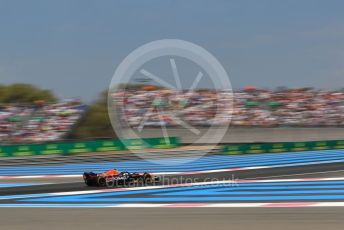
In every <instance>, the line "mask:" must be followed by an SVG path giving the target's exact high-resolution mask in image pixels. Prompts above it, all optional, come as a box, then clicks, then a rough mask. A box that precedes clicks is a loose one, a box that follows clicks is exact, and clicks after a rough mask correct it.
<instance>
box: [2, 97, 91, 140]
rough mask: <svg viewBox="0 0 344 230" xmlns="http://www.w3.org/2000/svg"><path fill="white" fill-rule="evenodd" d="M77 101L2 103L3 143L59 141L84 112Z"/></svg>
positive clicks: (83, 108)
mask: <svg viewBox="0 0 344 230" xmlns="http://www.w3.org/2000/svg"><path fill="white" fill-rule="evenodd" d="M85 109H86V107H85V105H83V104H81V103H80V102H79V101H76V100H69V101H65V102H63V103H59V104H49V105H44V103H43V102H41V101H37V102H36V103H34V104H33V105H2V106H0V142H7V143H31V142H43V141H56V140H59V139H61V138H62V137H63V136H64V135H65V134H67V133H68V132H69V131H70V130H71V128H72V127H73V125H75V124H76V122H77V121H78V120H79V119H80V117H81V115H82V114H83V112H84V111H85Z"/></svg>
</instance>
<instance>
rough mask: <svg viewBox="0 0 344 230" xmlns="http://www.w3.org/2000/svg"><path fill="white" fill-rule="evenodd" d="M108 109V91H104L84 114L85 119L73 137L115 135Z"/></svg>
mask: <svg viewBox="0 0 344 230" xmlns="http://www.w3.org/2000/svg"><path fill="white" fill-rule="evenodd" d="M115 136H116V135H115V133H114V131H113V129H112V126H111V123H110V118H109V116H108V111H107V92H103V93H102V94H101V96H100V97H99V99H98V100H97V101H96V102H94V103H93V104H92V105H91V106H90V107H89V110H88V111H87V112H86V114H85V115H84V119H82V121H81V122H80V123H79V125H78V127H76V129H75V130H74V132H73V134H72V135H71V138H73V139H74V138H75V139H85V138H101V137H115Z"/></svg>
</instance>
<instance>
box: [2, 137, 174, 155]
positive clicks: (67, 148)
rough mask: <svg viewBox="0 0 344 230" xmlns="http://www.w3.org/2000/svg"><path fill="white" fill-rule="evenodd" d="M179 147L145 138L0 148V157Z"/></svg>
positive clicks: (163, 141)
mask: <svg viewBox="0 0 344 230" xmlns="http://www.w3.org/2000/svg"><path fill="white" fill-rule="evenodd" d="M177 146H179V139H178V138H176V137H169V138H145V139H130V140H122V141H120V140H112V139H111V140H94V141H77V142H58V143H49V144H25V145H5V146H0V157H11V156H34V155H50V154H64V155H70V154H77V153H92V152H113V151H121V150H122V151H123V150H143V149H147V148H156V149H167V148H175V147H177Z"/></svg>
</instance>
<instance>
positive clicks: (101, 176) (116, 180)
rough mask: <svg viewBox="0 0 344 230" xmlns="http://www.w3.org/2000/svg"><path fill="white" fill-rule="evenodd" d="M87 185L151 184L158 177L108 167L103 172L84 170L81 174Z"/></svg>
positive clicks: (157, 179)
mask: <svg viewBox="0 0 344 230" xmlns="http://www.w3.org/2000/svg"><path fill="white" fill-rule="evenodd" d="M83 178H84V181H85V184H86V185H87V186H100V187H115V186H118V185H153V184H154V183H155V182H158V181H159V178H158V177H156V176H153V175H151V174H150V173H147V172H145V173H129V172H119V171H118V170H117V169H110V170H108V171H105V172H103V173H98V174H97V173H94V172H84V175H83Z"/></svg>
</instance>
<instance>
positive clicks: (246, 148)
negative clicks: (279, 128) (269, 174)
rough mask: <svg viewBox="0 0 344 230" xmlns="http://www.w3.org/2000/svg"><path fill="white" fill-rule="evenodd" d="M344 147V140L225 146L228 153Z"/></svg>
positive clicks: (224, 149) (277, 151)
mask: <svg viewBox="0 0 344 230" xmlns="http://www.w3.org/2000/svg"><path fill="white" fill-rule="evenodd" d="M329 149H344V141H343V140H333V141H309V142H281V143H262V144H234V145H227V146H224V147H223V149H222V150H223V152H224V153H226V154H254V153H280V152H299V151H311V150H329Z"/></svg>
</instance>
